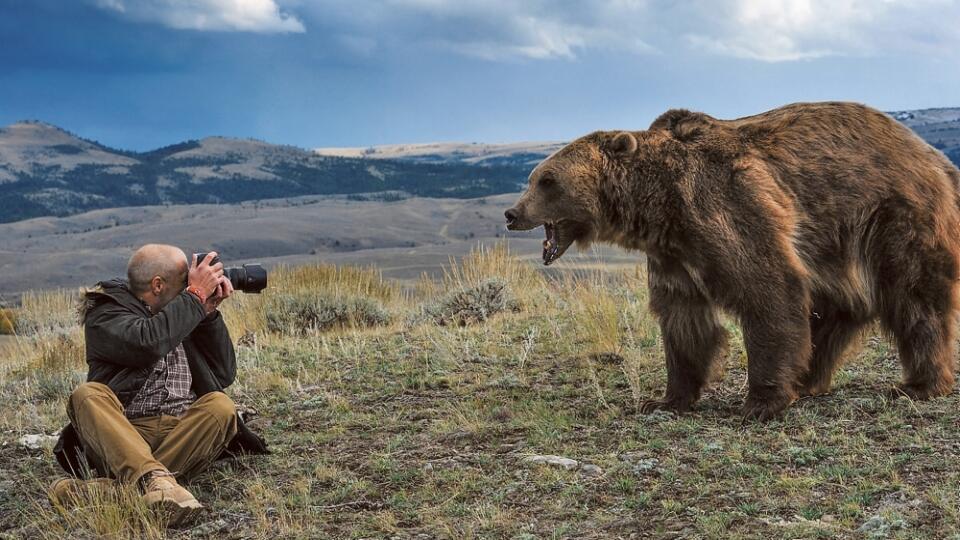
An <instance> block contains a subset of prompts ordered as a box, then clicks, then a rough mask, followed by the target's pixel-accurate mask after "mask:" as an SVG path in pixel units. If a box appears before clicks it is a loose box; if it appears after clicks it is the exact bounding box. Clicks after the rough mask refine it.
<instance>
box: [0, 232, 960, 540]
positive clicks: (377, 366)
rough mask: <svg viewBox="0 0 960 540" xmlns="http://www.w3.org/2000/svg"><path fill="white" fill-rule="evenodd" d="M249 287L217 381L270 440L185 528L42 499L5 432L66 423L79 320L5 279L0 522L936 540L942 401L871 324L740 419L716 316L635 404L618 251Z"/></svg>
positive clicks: (737, 366) (646, 329)
mask: <svg viewBox="0 0 960 540" xmlns="http://www.w3.org/2000/svg"><path fill="white" fill-rule="evenodd" d="M273 285H274V286H273V287H272V288H271V289H270V290H269V291H268V293H267V294H264V295H262V296H244V295H241V294H238V295H237V297H236V299H235V301H231V302H230V303H229V304H227V305H226V306H225V308H224V312H225V316H226V318H227V321H228V324H229V326H230V329H231V332H232V335H233V336H234V338H235V339H236V340H237V341H238V343H239V345H238V356H239V362H240V371H239V374H238V380H237V383H236V384H235V385H234V386H232V387H231V388H230V390H229V392H230V394H231V395H232V396H233V397H234V399H235V400H236V401H237V402H238V403H239V404H242V405H243V406H245V407H248V408H252V409H255V410H256V411H257V412H258V413H259V416H258V418H257V419H256V420H254V421H253V422H252V425H253V426H254V427H255V429H258V430H260V431H261V432H262V433H264V435H265V436H266V438H267V440H268V441H269V442H270V444H271V447H272V449H273V452H274V453H273V454H272V455H270V456H266V457H248V458H244V459H240V460H236V461H230V462H219V463H217V464H216V466H215V467H214V468H213V470H211V471H209V472H208V473H206V474H204V475H203V476H202V477H201V478H199V479H198V480H197V481H196V482H194V483H193V484H191V485H190V486H189V487H190V488H191V489H192V490H193V491H194V493H195V494H196V495H197V496H198V497H199V498H200V499H201V501H203V502H204V503H205V504H207V506H208V507H209V513H208V514H207V515H206V516H205V517H204V518H203V519H202V520H201V522H199V523H198V524H197V525H196V526H195V527H193V528H187V529H183V530H165V529H164V527H163V523H162V522H160V521H159V520H158V519H157V518H156V517H155V516H150V515H147V514H145V513H144V511H143V509H142V508H140V507H139V505H138V504H137V502H136V500H135V499H133V498H131V497H130V496H129V495H127V496H126V497H124V496H123V495H122V494H121V496H118V497H116V498H115V499H114V498H108V499H106V500H103V501H99V503H98V507H97V508H89V509H85V510H82V511H76V512H71V511H67V510H65V509H61V508H53V507H51V506H50V504H49V503H48V502H47V500H46V498H45V496H44V494H43V490H44V486H45V485H46V484H48V483H49V482H50V481H51V480H53V479H54V478H56V477H57V476H58V475H59V474H60V473H59V471H58V470H57V468H56V466H55V464H54V462H53V459H52V457H51V455H50V451H49V449H48V448H43V447H41V448H40V449H36V450H33V449H29V448H26V447H25V446H24V445H22V444H21V443H20V442H19V440H20V438H21V437H22V436H24V435H28V434H47V435H50V434H54V433H55V432H56V431H57V429H58V428H59V427H60V426H62V425H63V423H64V422H65V420H66V418H65V412H64V403H65V399H66V397H67V396H68V395H69V393H70V391H71V389H72V388H73V387H74V386H75V385H76V384H77V383H78V382H79V381H81V380H82V376H83V373H84V365H83V359H82V338H81V335H80V333H79V330H78V329H77V328H76V326H75V325H73V324H72V322H71V318H70V309H69V308H70V305H71V304H72V302H73V298H72V296H73V293H70V292H46V293H37V294H33V295H27V296H25V297H24V299H23V308H22V309H20V310H19V311H18V312H17V313H16V325H17V328H18V331H19V332H21V336H20V337H19V338H18V339H16V340H15V341H14V342H13V343H12V344H8V346H7V349H6V351H5V352H4V353H3V356H2V361H0V537H3V536H4V535H6V536H7V537H10V538H23V537H28V538H65V537H76V538H456V539H460V538H723V539H729V538H950V537H954V538H960V536H957V535H958V533H960V462H958V459H957V458H958V454H960V443H958V441H960V426H958V424H960V422H958V420H960V413H958V405H960V403H958V402H960V399H958V397H957V393H954V394H952V395H950V396H948V397H946V398H941V399H937V400H934V401H929V402H912V401H910V400H909V399H907V398H904V397H891V395H890V393H889V391H890V389H891V387H892V386H893V385H894V384H895V383H896V381H897V380H898V377H899V365H898V361H897V357H896V353H895V351H894V350H892V349H891V347H890V345H889V344H888V342H887V341H886V340H885V339H883V338H881V337H878V336H876V335H873V334H872V333H871V334H868V335H865V336H864V338H863V348H862V350H861V351H860V352H858V353H856V354H854V355H852V356H851V358H850V360H849V362H848V363H847V365H846V367H845V368H843V370H842V371H841V372H840V373H839V375H838V377H837V382H836V385H835V388H834V391H833V392H832V393H831V394H830V395H828V396H824V397H820V398H816V399H807V400H803V401H801V402H799V403H797V404H796V405H794V406H793V407H792V408H791V409H790V410H789V412H788V413H787V414H786V416H785V417H784V418H783V419H781V420H776V421H773V422H770V423H767V424H752V423H751V424H746V425H741V421H740V416H739V412H738V408H739V406H740V404H741V401H742V398H743V395H744V392H745V380H746V373H745V354H744V351H743V347H742V342H741V340H740V336H739V333H738V331H737V327H736V326H735V325H734V324H733V323H729V324H728V326H729V329H730V330H731V332H732V335H733V337H734V339H733V346H732V347H731V351H730V354H729V357H728V358H727V362H726V365H727V376H726V380H725V381H724V382H723V383H722V384H721V385H719V386H718V387H717V388H716V389H714V390H712V391H710V392H708V393H707V394H706V396H705V398H704V399H703V401H702V402H701V403H700V404H699V406H698V407H697V409H696V410H695V412H694V413H692V414H689V415H684V416H679V417H678V416H674V415H672V414H667V413H660V414H656V415H651V416H643V415H639V414H637V412H636V409H637V404H638V402H639V401H640V400H642V399H649V398H654V397H658V396H659V395H660V394H661V393H662V391H663V388H664V386H665V372H664V368H663V353H662V350H661V344H660V342H659V336H658V332H657V327H656V325H655V323H654V321H653V319H652V318H651V316H650V314H649V313H648V311H647V300H646V297H645V294H646V293H645V276H644V274H643V272H642V271H641V270H639V269H636V270H631V271H617V272H605V271H602V270H598V271H596V272H592V273H583V272H580V273H579V275H571V273H569V272H568V273H562V274H561V275H560V276H559V277H552V278H548V277H544V276H543V275H542V274H540V273H538V272H536V271H535V269H534V268H533V266H532V265H530V264H529V263H526V262H521V261H519V260H517V259H516V258H515V257H513V256H512V255H510V254H509V253H507V252H506V250H504V249H503V248H502V247H497V248H495V249H492V250H489V251H481V252H477V253H474V254H473V255H471V256H470V257H467V258H466V259H464V260H463V261H462V263H458V264H455V265H453V266H451V267H448V269H447V272H446V274H445V277H444V279H442V280H440V281H426V280H424V281H422V282H420V283H419V284H417V286H415V287H407V288H401V287H400V286H399V285H397V284H396V283H394V282H388V281H384V280H382V279H380V277H379V275H378V274H377V273H376V272H375V271H372V270H364V269H358V268H349V267H344V268H335V267H324V266H308V267H301V268H296V269H286V270H283V271H281V272H277V273H276V275H275V279H274V280H273ZM304 322H306V323H308V325H309V328H304ZM539 455H556V456H562V457H566V458H571V459H573V460H576V461H577V462H578V463H576V464H574V463H571V462H565V463H566V464H567V465H568V466H569V469H568V468H565V467H564V466H557V465H551V464H548V463H538V461H541V459H539V458H537V457H536V456H539Z"/></svg>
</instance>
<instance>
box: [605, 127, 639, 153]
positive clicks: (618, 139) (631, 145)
mask: <svg viewBox="0 0 960 540" xmlns="http://www.w3.org/2000/svg"><path fill="white" fill-rule="evenodd" d="M607 151H609V152H610V153H611V154H613V155H628V154H633V153H635V152H636V151H637V138H636V137H634V135H633V133H630V132H629V131H621V132H620V133H617V134H616V135H614V136H613V138H612V139H610V142H608V143H607Z"/></svg>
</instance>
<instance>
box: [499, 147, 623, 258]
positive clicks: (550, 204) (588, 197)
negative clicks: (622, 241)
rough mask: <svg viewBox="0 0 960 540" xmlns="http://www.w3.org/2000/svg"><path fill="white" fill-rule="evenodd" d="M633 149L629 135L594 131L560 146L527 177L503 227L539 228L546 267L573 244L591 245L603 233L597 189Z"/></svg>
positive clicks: (619, 166)
mask: <svg viewBox="0 0 960 540" xmlns="http://www.w3.org/2000/svg"><path fill="white" fill-rule="evenodd" d="M637 146H638V141H637V136H636V135H635V134H634V133H631V132H629V131H619V132H603V131H598V132H594V133H591V134H589V135H586V136H584V137H581V138H579V139H577V140H575V141H573V142H571V143H570V144H568V145H566V146H564V147H563V148H561V149H560V150H558V151H557V152H556V153H554V154H553V155H551V156H550V157H548V158H547V159H545V160H543V161H542V162H541V163H540V164H539V165H537V167H536V168H535V169H534V170H533V172H531V173H530V178H529V181H528V185H527V190H526V191H525V192H524V193H523V195H521V196H520V199H519V200H518V201H517V203H516V204H515V205H514V206H513V208H510V209H509V210H507V211H506V212H504V216H505V217H506V219H507V228H508V229H510V230H512V231H526V230H530V229H535V228H537V227H539V226H541V225H542V226H543V228H544V230H545V232H546V239H545V240H544V241H543V264H545V265H549V264H551V263H553V262H554V261H556V260H557V259H559V258H560V256H561V255H563V254H564V252H566V251H567V249H568V248H569V247H570V246H571V245H573V244H574V243H577V244H578V245H579V246H580V247H581V248H583V247H586V246H588V245H590V243H591V242H593V241H594V240H597V239H598V235H599V234H600V233H601V231H602V230H603V229H605V227H604V221H603V218H604V216H603V215H601V203H600V196H601V186H602V185H603V184H604V183H605V181H606V180H607V179H608V177H609V176H610V175H612V174H617V171H622V170H623V166H622V164H623V162H624V161H625V160H628V159H630V156H633V155H634V153H636V151H637ZM599 239H600V240H604V239H603V238H599Z"/></svg>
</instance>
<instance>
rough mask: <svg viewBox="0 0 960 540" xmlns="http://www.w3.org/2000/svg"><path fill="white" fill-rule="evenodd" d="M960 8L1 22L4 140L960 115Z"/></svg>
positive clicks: (142, 141) (35, 8) (841, 3)
mask: <svg viewBox="0 0 960 540" xmlns="http://www.w3.org/2000/svg"><path fill="white" fill-rule="evenodd" d="M958 68H960V0H678V1H673V2H670V1H657V0H607V1H587V0H580V1H575V0H514V1H506V0H380V1H377V0H62V1H53V0H0V126H2V125H8V124H10V123H13V122H16V121H19V120H25V119H35V120H42V121H45V122H49V123H52V124H55V125H58V126H61V127H63V128H65V129H68V130H70V131H72V132H74V133H77V134H79V135H81V136H83V137H86V138H89V139H93V140H97V141H99V142H101V143H103V144H106V145H108V146H112V147H115V148H121V149H127V150H138V151H142V150H148V149H153V148H157V147H160V146H164V145H168V144H173V143H176V142H180V141H183V140H187V139H198V138H202V137H205V136H211V135H223V136H232V137H252V138H256V139H261V140H266V141H269V142H273V143H283V144H293V145H296V146H300V147H305V148H311V147H320V146H368V145H378V144H397V143H416V142H438V141H460V142H515V141H534V140H536V141H541V140H554V141H556V140H569V139H572V138H574V137H577V136H579V135H582V134H584V133H587V132H590V131H593V130H597V129H633V130H638V129H645V128H646V127H648V126H649V124H650V122H651V121H652V120H653V119H654V118H656V116H657V115H658V114H660V113H661V112H663V111H665V110H667V109H670V108H676V107H681V108H688V109H692V110H699V111H703V112H706V113H708V114H711V115H713V116H715V117H719V118H733V117H738V116H744V115H749V114H755V113H758V112H762V111H764V110H767V109H770V108H773V107H776V106H779V105H783V104H786V103H791V102H795V101H821V100H849V101H858V102H862V103H867V104H869V105H872V106H875V107H878V108H880V109H883V110H888V111H890V110H903V109H917V108H927V107H948V106H960V69H958Z"/></svg>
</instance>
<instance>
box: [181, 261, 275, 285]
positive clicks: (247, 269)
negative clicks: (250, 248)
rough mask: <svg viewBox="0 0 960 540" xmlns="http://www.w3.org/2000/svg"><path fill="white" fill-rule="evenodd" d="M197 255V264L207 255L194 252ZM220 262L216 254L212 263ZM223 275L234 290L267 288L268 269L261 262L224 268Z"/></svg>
mask: <svg viewBox="0 0 960 540" xmlns="http://www.w3.org/2000/svg"><path fill="white" fill-rule="evenodd" d="M194 255H196V256H197V264H200V262H201V261H203V259H205V258H206V257H207V254H206V253H194ZM218 262H220V257H219V256H216V257H214V258H213V260H211V261H210V265H211V266H212V265H214V264H217V263H218ZM223 275H225V276H227V279H229V280H230V284H231V285H233V288H234V290H237V291H243V292H245V293H259V292H260V291H262V290H264V289H266V288H267V271H266V270H265V269H264V268H263V267H262V266H260V265H259V264H256V263H254V264H244V265H242V266H240V267H234V268H226V267H224V269H223Z"/></svg>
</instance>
